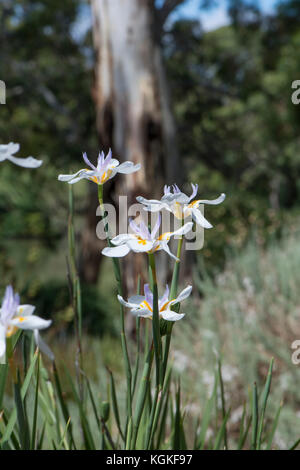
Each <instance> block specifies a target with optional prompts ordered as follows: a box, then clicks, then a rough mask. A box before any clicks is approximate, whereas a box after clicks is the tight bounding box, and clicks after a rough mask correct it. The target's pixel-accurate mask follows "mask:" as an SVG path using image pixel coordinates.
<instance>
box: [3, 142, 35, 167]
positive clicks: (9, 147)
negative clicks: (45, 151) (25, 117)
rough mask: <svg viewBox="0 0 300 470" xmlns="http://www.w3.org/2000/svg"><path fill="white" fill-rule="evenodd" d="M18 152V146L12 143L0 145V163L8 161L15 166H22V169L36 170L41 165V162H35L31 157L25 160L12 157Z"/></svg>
mask: <svg viewBox="0 0 300 470" xmlns="http://www.w3.org/2000/svg"><path fill="white" fill-rule="evenodd" d="M19 150H20V144H15V143H14V142H10V143H9V144H1V145H0V162H4V160H9V161H10V162H12V163H14V164H15V165H19V166H22V167H24V168H38V167H39V166H41V165H42V163H43V161H42V160H37V159H36V158H33V157H27V158H18V157H14V154H15V153H17V152H18V151H19Z"/></svg>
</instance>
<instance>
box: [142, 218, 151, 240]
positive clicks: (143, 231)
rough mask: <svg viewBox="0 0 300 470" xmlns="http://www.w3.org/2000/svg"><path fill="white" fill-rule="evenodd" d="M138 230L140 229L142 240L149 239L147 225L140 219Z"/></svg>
mask: <svg viewBox="0 0 300 470" xmlns="http://www.w3.org/2000/svg"><path fill="white" fill-rule="evenodd" d="M140 230H141V234H142V237H143V238H144V240H149V239H150V238H151V235H150V232H149V230H148V227H147V225H146V224H145V222H144V221H143V220H141V222H140Z"/></svg>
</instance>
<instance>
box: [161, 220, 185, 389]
mask: <svg viewBox="0 0 300 470" xmlns="http://www.w3.org/2000/svg"><path fill="white" fill-rule="evenodd" d="M183 225H184V219H182V221H181V226H183ZM182 244H183V236H181V237H180V239H179V241H178V245H177V254H176V256H177V258H178V260H176V261H175V265H174V269H173V275H172V282H171V290H170V298H171V299H175V298H176V296H177V290H178V281H179V270H180V258H181V251H182ZM176 307H177V305H175V306H173V308H172V310H176ZM172 329H173V322H169V324H168V329H167V334H166V340H165V348H164V357H163V366H162V374H163V379H162V380H163V381H164V378H165V375H166V370H167V365H168V357H169V351H170V344H171V335H172Z"/></svg>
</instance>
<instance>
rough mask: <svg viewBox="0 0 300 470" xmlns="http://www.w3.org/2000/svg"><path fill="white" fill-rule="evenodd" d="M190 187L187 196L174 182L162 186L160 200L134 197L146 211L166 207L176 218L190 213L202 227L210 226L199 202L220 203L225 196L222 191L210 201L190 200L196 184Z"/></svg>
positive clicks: (156, 210) (196, 189)
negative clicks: (162, 190) (162, 192)
mask: <svg viewBox="0 0 300 470" xmlns="http://www.w3.org/2000/svg"><path fill="white" fill-rule="evenodd" d="M192 189H193V191H192V194H191V195H190V196H187V195H186V194H184V193H183V192H181V191H180V189H179V188H178V186H177V185H176V184H174V185H173V187H171V186H165V187H164V195H163V197H162V198H161V200H160V201H158V200H156V199H145V198H144V197H141V196H138V197H137V198H136V199H137V201H138V202H140V203H141V204H143V205H144V206H145V208H144V209H145V210H146V211H150V212H158V211H161V210H162V209H166V210H167V211H169V212H172V213H173V214H174V216H175V217H176V218H177V219H184V218H185V217H188V216H189V215H191V216H192V219H193V220H194V221H195V222H196V224H198V225H200V226H201V227H204V228H212V225H211V224H210V223H209V222H208V220H206V219H205V217H204V216H203V214H202V212H201V210H200V209H199V206H200V204H212V205H217V204H221V202H223V201H224V199H225V197H226V196H225V194H224V193H222V194H221V195H220V196H219V197H218V198H217V199H213V200H211V201H210V200H207V199H197V200H195V201H192V199H194V198H195V197H196V195H197V192H198V185H197V184H192Z"/></svg>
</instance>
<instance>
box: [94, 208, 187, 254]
mask: <svg viewBox="0 0 300 470" xmlns="http://www.w3.org/2000/svg"><path fill="white" fill-rule="evenodd" d="M160 222H161V217H160V214H159V216H158V219H157V221H156V224H155V226H154V228H153V230H152V231H151V232H150V231H149V229H148V227H147V226H146V224H145V223H144V222H143V221H141V222H140V224H139V225H137V224H136V223H135V222H133V221H132V220H131V221H130V227H131V229H132V230H133V232H134V233H123V234H120V235H117V236H116V237H114V238H113V239H112V240H111V243H112V244H113V245H116V246H114V247H107V248H104V249H103V250H102V254H103V255H105V256H110V257H112V258H121V257H123V256H126V255H127V254H128V253H129V252H130V251H134V252H135V253H154V252H156V251H159V250H164V251H166V252H167V253H168V255H169V256H171V258H174V259H175V260H176V261H179V260H178V258H177V257H176V256H175V255H173V253H171V251H170V248H169V246H168V242H169V241H170V239H171V237H173V236H175V235H185V234H186V233H188V232H189V231H190V230H191V229H192V227H193V223H192V222H188V223H186V224H185V225H183V226H182V227H181V228H180V229H178V230H175V232H165V233H162V234H161V235H158V232H159V227H160Z"/></svg>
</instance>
